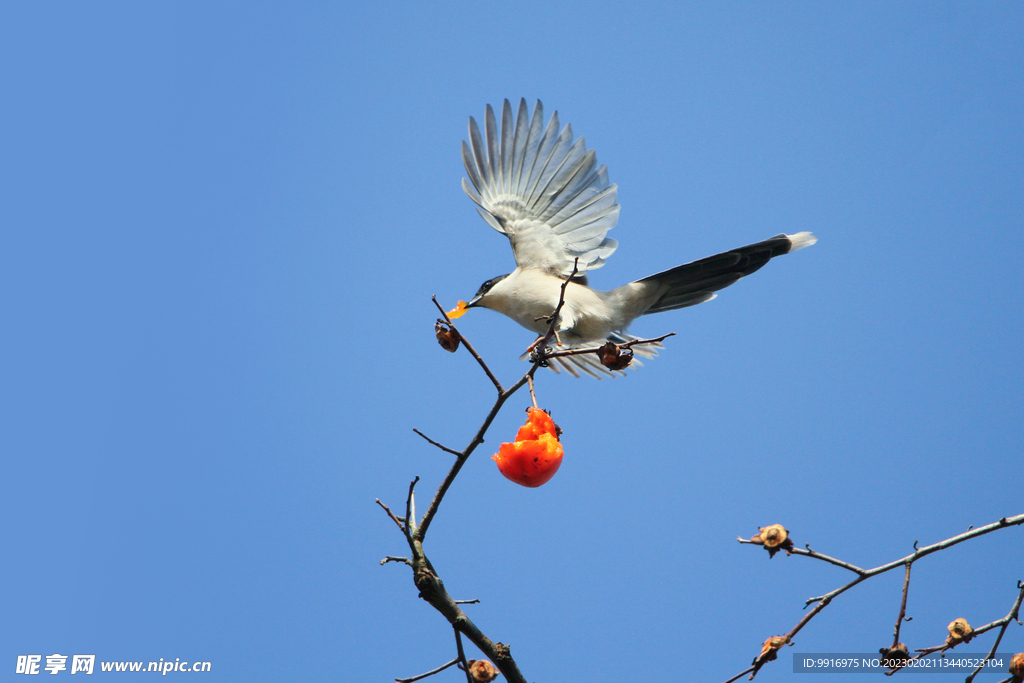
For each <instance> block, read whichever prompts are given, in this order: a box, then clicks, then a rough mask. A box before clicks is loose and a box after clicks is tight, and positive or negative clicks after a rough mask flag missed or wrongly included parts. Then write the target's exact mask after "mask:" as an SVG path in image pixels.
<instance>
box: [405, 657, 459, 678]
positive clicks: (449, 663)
mask: <svg viewBox="0 0 1024 683" xmlns="http://www.w3.org/2000/svg"><path fill="white" fill-rule="evenodd" d="M458 663H459V658H458V657H456V658H455V659H453V660H452V661H450V662H448V663H447V664H442V665H441V666H439V667H437V668H436V669H433V670H432V671H428V672H427V673H425V674H420V675H419V676H413V677H411V678H396V679H395V683H412V682H413V681H418V680H420V679H421V678H426V677H427V676H433V675H434V674H439V673H441V672H442V671H444V670H445V669H447V668H448V667H450V666H455V665H456V664H458Z"/></svg>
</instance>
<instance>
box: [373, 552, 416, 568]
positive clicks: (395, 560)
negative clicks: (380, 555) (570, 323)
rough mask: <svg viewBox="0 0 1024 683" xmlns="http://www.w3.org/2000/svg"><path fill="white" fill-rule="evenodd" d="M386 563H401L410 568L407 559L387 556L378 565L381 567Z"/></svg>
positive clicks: (410, 563) (409, 561)
mask: <svg viewBox="0 0 1024 683" xmlns="http://www.w3.org/2000/svg"><path fill="white" fill-rule="evenodd" d="M388 562H401V563H402V564H407V565H409V566H410V567H411V566H412V561H411V560H410V559H409V558H408V557H395V556H394V555H388V556H387V557H385V558H384V559H383V560H381V561H380V564H381V566H382V567H383V566H384V565H386V564H387V563H388Z"/></svg>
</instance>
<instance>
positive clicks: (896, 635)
mask: <svg viewBox="0 0 1024 683" xmlns="http://www.w3.org/2000/svg"><path fill="white" fill-rule="evenodd" d="M913 564H914V563H913V562H907V573H906V575H905V576H904V577H903V600H902V601H901V602H900V613H899V615H898V616H897V617H896V627H895V628H894V629H893V634H892V648H891V649H896V646H897V645H899V644H900V626H902V625H903V617H905V616H906V615H907V593H909V592H910V567H911V566H913Z"/></svg>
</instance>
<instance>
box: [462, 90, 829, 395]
mask: <svg viewBox="0 0 1024 683" xmlns="http://www.w3.org/2000/svg"><path fill="white" fill-rule="evenodd" d="M462 161H463V163H464V165H465V167H466V173H467V175H468V176H469V177H468V179H467V178H463V179H462V188H463V190H465V192H466V194H467V195H469V198H470V199H472V200H473V202H475V203H476V205H477V211H478V212H479V213H480V216H481V217H482V218H483V219H484V221H486V222H487V224H488V225H490V226H491V227H492V228H494V229H495V230H497V231H498V232H500V233H502V234H503V235H505V236H506V237H507V238H508V239H509V241H510V242H511V244H512V252H513V254H514V256H515V261H516V269H515V270H513V271H512V272H511V273H507V274H505V275H499V276H498V277H494V278H491V279H489V280H487V281H486V282H484V283H483V284H482V285H481V286H480V289H479V290H478V291H477V293H476V295H475V296H473V297H472V298H471V299H470V300H469V301H468V302H466V301H460V302H459V304H458V306H457V307H456V308H455V309H453V310H452V311H449V312H448V315H449V317H451V318H456V317H459V316H461V315H463V314H464V313H465V312H466V311H468V310H469V309H471V308H488V309H491V310H493V311H497V312H498V313H502V314H504V315H506V316H508V317H509V318H511V319H512V320H514V321H516V322H517V323H519V324H520V325H522V326H523V327H525V328H526V329H528V330H530V331H532V332H534V333H536V334H539V335H544V334H545V333H546V332H547V330H548V325H549V324H550V322H549V321H550V319H551V315H552V313H553V312H554V310H555V308H556V307H557V305H558V302H559V299H560V295H561V289H562V285H563V284H564V283H565V281H566V280H567V279H569V278H570V276H571V278H572V279H571V280H570V281H569V282H568V284H566V286H565V301H564V304H563V306H562V309H561V311H560V314H559V317H558V321H557V324H556V327H555V332H556V334H557V339H558V342H559V343H560V344H561V345H562V346H567V347H569V348H570V349H589V348H594V349H596V348H598V347H600V346H603V345H605V344H606V343H607V342H609V341H611V342H614V343H616V344H622V343H626V342H630V341H635V340H636V339H637V337H634V336H633V335H631V334H629V333H628V332H627V328H628V327H629V325H630V323H632V322H633V321H634V320H635V319H636V318H638V317H640V316H642V315H650V314H652V313H661V312H663V311H671V310H674V309H677V308H685V307H688V306H694V305H696V304H700V303H704V302H706V301H711V300H712V299H714V298H715V297H716V296H717V292H718V291H719V290H721V289H724V288H725V287H728V286H729V285H731V284H733V283H735V282H736V281H738V280H739V279H740V278H742V277H745V276H747V275H750V274H751V273H753V272H754V271H756V270H758V269H760V268H761V267H762V266H764V265H765V264H766V263H768V261H769V260H771V259H772V258H775V257H776V256H782V255H783V254H789V253H792V252H794V251H799V250H800V249H804V248H806V247H809V246H811V245H812V244H814V243H815V242H817V238H816V237H814V235H813V234H811V233H810V232H797V233H795V234H793V235H786V234H780V235H776V236H775V237H771V238H769V239H766V240H763V241H761V242H757V243H755V244H749V245H747V246H744V247H739V248H737V249H731V250H729V251H726V252H722V253H721V254H715V255H714V256H709V257H707V258H703V259H700V260H698V261H693V262H690V263H686V264H683V265H681V266H677V267H675V268H670V269H669V270H665V271H662V272H660V273H655V274H654V275H649V276H648V277H645V278H643V279H640V280H636V281H635V282H630V283H628V284H625V285H622V286H621V287H617V288H615V289H613V290H611V291H600V290H597V289H593V288H591V287H590V286H589V285H588V283H587V273H588V272H590V271H592V270H596V269H598V268H600V267H602V266H603V265H604V263H605V260H606V259H607V258H608V257H609V256H611V254H612V253H613V252H614V251H615V250H616V248H617V247H618V242H616V241H615V240H613V239H609V238H608V237H607V234H608V231H609V230H611V229H612V228H614V227H615V225H616V223H617V222H618V218H619V205H618V203H616V192H617V189H618V186H617V185H615V184H612V183H610V182H609V180H608V169H607V168H606V167H605V166H604V165H603V164H602V165H600V166H599V165H598V164H597V154H596V152H595V151H594V150H592V149H591V150H588V149H587V148H586V142H585V140H584V138H582V137H580V138H578V139H574V138H573V132H572V126H570V125H566V126H565V127H564V128H561V129H559V121H558V112H557V111H556V112H554V113H553V114H552V116H551V118H550V119H549V120H548V122H547V125H546V126H545V125H544V105H543V104H542V103H541V101H540V100H537V102H536V104H535V105H534V108H533V114H532V116H531V115H530V113H529V111H528V107H527V104H526V99H525V98H523V99H520V101H519V107H518V111H517V113H516V115H515V116H513V113H512V105H511V103H510V102H509V100H507V99H506V100H505V103H504V105H503V107H502V112H501V128H500V129H499V128H498V125H497V121H496V118H495V115H494V110H493V108H492V107H491V105H489V104H488V105H487V109H486V113H485V117H484V134H483V135H481V133H480V127H479V126H478V125H477V122H476V120H475V119H474V118H473V117H472V116H471V117H470V118H469V142H468V143H467V142H466V141H463V142H462ZM574 273H575V274H574ZM531 348H532V347H531ZM633 348H634V351H636V352H637V355H642V356H644V357H647V358H650V357H652V356H654V355H656V353H657V351H656V350H655V349H656V348H660V346H659V345H654V346H639V345H638V346H635V347H633ZM524 357H525V354H524ZM549 366H550V367H551V368H552V369H553V370H555V371H556V372H558V371H560V370H565V371H567V372H568V373H570V374H572V375H575V376H577V377H579V376H580V372H583V373H586V374H588V375H591V376H593V377H597V378H598V379H600V378H601V377H602V376H607V375H614V374H623V373H621V371H613V370H610V369H608V368H606V367H605V366H604V365H602V364H601V363H600V362H599V360H598V358H597V355H596V354H590V353H587V354H579V355H572V356H562V357H555V358H551V359H550V360H549Z"/></svg>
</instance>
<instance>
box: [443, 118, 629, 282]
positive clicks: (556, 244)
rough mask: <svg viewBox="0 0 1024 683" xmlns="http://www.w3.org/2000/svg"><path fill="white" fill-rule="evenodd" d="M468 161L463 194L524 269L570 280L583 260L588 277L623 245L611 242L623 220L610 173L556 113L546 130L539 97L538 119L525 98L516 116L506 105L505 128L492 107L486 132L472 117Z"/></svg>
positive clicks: (582, 270)
mask: <svg viewBox="0 0 1024 683" xmlns="http://www.w3.org/2000/svg"><path fill="white" fill-rule="evenodd" d="M542 131H543V132H542ZM462 161H463V164H465V166H466V173H467V174H468V176H469V178H468V179H466V178H464V179H463V181H462V187H463V189H464V190H465V191H466V194H467V195H469V198H470V199H472V200H473V201H474V202H475V203H476V204H477V205H478V206H479V207H480V215H481V216H483V218H484V220H485V221H487V224H488V225H490V226H491V227H492V228H494V229H495V230H497V231H498V232H500V233H502V234H504V235H506V236H507V237H508V238H509V239H510V240H511V241H512V249H513V252H514V253H515V257H516V263H517V264H518V265H519V266H520V267H522V268H537V269H541V270H545V271H548V272H550V273H553V274H555V275H558V276H560V277H565V276H566V275H568V274H569V273H570V272H572V268H573V264H574V263H575V261H576V259H579V266H578V267H579V272H580V273H586V272H587V271H588V270H594V269H596V268H600V267H601V266H602V265H604V261H605V259H606V258H608V257H609V256H610V255H611V254H612V252H614V251H615V249H616V247H617V246H618V243H617V242H616V241H615V240H612V239H608V238H607V237H606V235H607V233H608V231H609V230H611V229H612V228H614V227H615V224H616V223H617V222H618V218H619V205H618V204H617V203H616V186H615V185H613V184H611V183H610V182H609V180H608V171H607V169H606V168H605V167H604V166H598V164H597V155H596V153H595V152H594V151H593V150H587V148H586V142H585V141H584V139H583V138H579V139H577V140H575V141H574V140H573V134H572V127H571V126H565V128H563V129H562V130H561V131H560V132H559V128H558V113H557V112H555V113H554V114H553V115H552V116H551V120H550V121H549V122H548V125H547V127H545V126H544V106H543V105H542V104H541V102H540V101H539V100H538V101H537V104H536V106H535V107H534V110H533V116H532V118H531V117H529V116H528V111H527V106H526V100H525V99H523V100H520V101H519V107H518V111H517V113H516V115H513V113H512V105H511V104H510V103H509V101H508V100H505V102H504V105H503V106H502V111H501V126H500V128H499V126H498V122H497V119H496V118H495V115H494V110H493V109H492V108H491V106H490V105H488V106H487V111H486V114H485V116H484V134H483V135H481V133H480V128H479V126H478V125H477V122H476V120H475V119H473V118H472V117H471V118H470V119H469V143H468V144H467V143H466V142H463V143H462Z"/></svg>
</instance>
